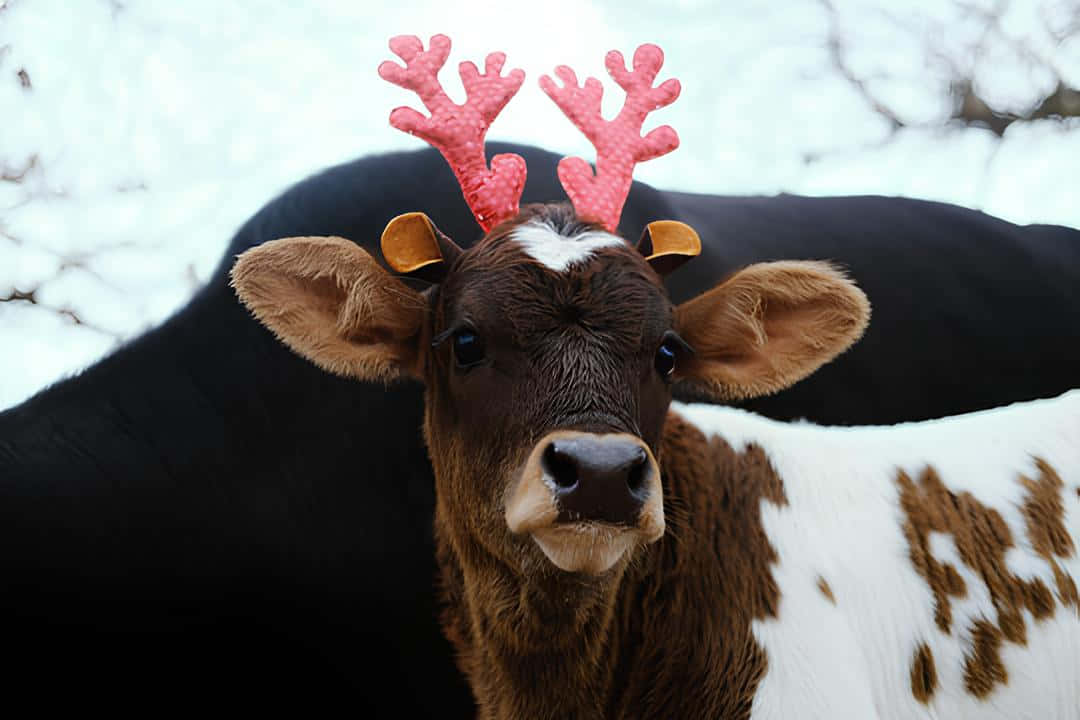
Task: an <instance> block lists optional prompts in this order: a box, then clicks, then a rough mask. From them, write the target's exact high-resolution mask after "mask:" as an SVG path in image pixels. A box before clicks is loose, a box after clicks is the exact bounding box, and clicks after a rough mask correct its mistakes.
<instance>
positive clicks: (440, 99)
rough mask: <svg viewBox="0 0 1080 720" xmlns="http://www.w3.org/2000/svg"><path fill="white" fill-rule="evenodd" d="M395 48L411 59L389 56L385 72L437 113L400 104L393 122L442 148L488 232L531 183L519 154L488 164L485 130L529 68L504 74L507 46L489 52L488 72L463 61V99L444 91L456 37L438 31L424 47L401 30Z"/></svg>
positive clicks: (382, 72)
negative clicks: (445, 68)
mask: <svg viewBox="0 0 1080 720" xmlns="http://www.w3.org/2000/svg"><path fill="white" fill-rule="evenodd" d="M390 49H391V50H392V51H393V52H394V54H395V55H397V56H398V57H400V58H401V59H402V60H404V61H405V67H401V66H400V65H398V64H397V63H395V62H392V61H390V60H387V61H386V62H384V63H382V64H381V65H379V76H380V77H382V79H383V80H387V81H389V82H392V83H394V84H395V85H400V86H401V87H403V88H405V89H406V90H413V91H415V92H416V94H417V95H419V96H420V100H421V102H423V103H424V107H426V108H427V109H428V111H429V112H430V113H431V117H424V116H423V115H421V114H420V113H419V112H417V111H416V110H413V109H412V108H408V107H399V108H397V109H395V110H394V111H393V112H392V113H390V124H391V125H393V126H394V127H396V128H397V129H398V130H403V131H404V132H407V133H409V134H410V135H416V136H418V137H420V138H423V139H424V140H426V141H427V142H428V143H430V144H431V145H433V146H434V147H435V148H437V149H438V150H439V152H441V153H442V155H443V157H444V158H446V161H447V162H448V163H450V168H451V169H452V170H453V171H454V175H455V176H456V177H457V179H458V183H459V184H460V185H461V190H462V192H463V193H464V194H465V202H467V203H468V204H469V208H470V209H472V211H473V215H475V216H476V221H477V222H478V223H480V227H482V228H483V229H484V231H485V232H486V231H488V230H490V229H491V228H492V227H493V226H494V225H495V224H496V223H498V222H499V221H500V220H503V219H506V218H508V217H513V216H514V215H517V212H518V203H519V202H520V200H521V191H522V189H523V188H524V187H525V161H524V160H523V159H522V158H521V156H519V155H513V154H502V155H496V156H495V157H494V158H492V159H491V168H490V169H488V165H487V160H485V158H484V135H485V134H486V133H487V130H488V127H489V126H490V125H491V122H492V121H493V120H494V119H495V118H496V117H497V116H498V114H499V112H500V111H501V110H502V109H503V108H504V107H505V106H506V103H508V102H510V98H512V97H514V94H515V93H517V91H518V89H519V88H520V87H521V83H522V82H524V80H525V73H524V72H522V71H521V70H511V71H510V73H509V74H508V75H506V76H505V77H502V76H501V75H500V73H501V72H502V67H503V63H505V62H506V55H505V53H501V52H494V53H491V54H490V55H488V56H487V60H486V62H485V64H484V65H485V67H484V74H483V75H481V74H480V72H479V71H478V70H477V69H476V65H474V64H473V63H471V62H463V63H461V65H460V66H459V67H458V74H460V75H461V82H462V84H463V85H464V86H465V95H466V99H465V103H464V104H463V105H458V104H457V103H455V102H454V101H453V100H451V99H450V98H449V97H448V96H447V94H446V93H445V92H444V91H443V88H442V86H441V85H440V84H439V79H438V74H439V70H440V69H441V68H442V66H443V65H444V64H445V63H446V58H447V56H448V55H449V54H450V38H448V37H446V36H445V35H434V36H432V38H431V42H430V43H429V45H428V50H424V46H423V44H421V42H420V38H418V37H416V36H415V35H398V36H397V37H394V38H391V39H390Z"/></svg>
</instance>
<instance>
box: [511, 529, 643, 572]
mask: <svg viewBox="0 0 1080 720" xmlns="http://www.w3.org/2000/svg"><path fill="white" fill-rule="evenodd" d="M661 532H662V531H661ZM532 537H533V540H534V541H535V542H536V544H537V545H539V546H540V549H541V550H543V551H544V555H546V556H547V559H548V560H550V561H551V562H552V564H553V565H555V567H557V568H559V569H560V570H565V571H566V572H580V573H588V574H590V575H600V574H601V573H604V572H607V571H608V570H610V569H611V568H612V567H613V566H614V565H615V563H617V562H619V560H621V559H622V558H623V556H625V555H626V554H627V552H628V551H630V550H632V549H633V548H634V547H635V546H636V545H637V544H638V543H639V542H641V540H642V539H641V537H640V535H639V533H637V532H635V531H632V530H629V529H627V528H623V527H619V526H617V525H610V524H607V523H558V524H555V525H551V526H549V527H545V528H541V529H538V530H535V531H533V533H532Z"/></svg>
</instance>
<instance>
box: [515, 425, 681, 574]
mask: <svg viewBox="0 0 1080 720" xmlns="http://www.w3.org/2000/svg"><path fill="white" fill-rule="evenodd" d="M506 522H507V525H508V527H509V528H510V531H511V532H514V533H531V534H532V536H533V539H534V540H536V542H537V544H538V545H539V546H540V548H541V549H542V550H543V551H544V553H545V554H546V555H547V556H548V558H549V559H550V560H551V561H552V562H554V563H555V564H556V565H557V566H558V567H560V568H562V569H564V570H570V571H583V572H594V573H598V572H603V571H604V570H606V569H608V568H609V567H611V565H613V564H614V563H615V562H616V561H617V560H618V559H619V558H620V557H622V555H623V554H624V553H625V552H626V551H627V550H628V549H629V548H631V547H633V546H634V545H635V544H638V543H640V542H652V541H654V540H657V539H659V538H660V536H661V535H663V532H664V507H663V497H662V490H661V485H660V469H659V467H658V466H657V463H656V459H655V458H654V457H653V454H652V452H651V451H650V450H649V447H648V445H646V444H645V443H644V441H642V440H641V439H640V438H638V437H635V436H633V435H628V434H625V433H612V434H597V433H587V432H580V431H575V430H559V431H556V432H553V433H550V434H548V435H547V436H545V437H544V438H543V439H541V440H540V442H539V443H537V444H536V446H535V447H534V448H533V450H532V452H531V453H530V454H529V458H528V460H527V461H526V462H525V465H524V466H523V468H522V471H521V474H520V476H519V477H518V479H517V482H516V483H515V484H514V485H513V486H512V487H511V489H510V494H509V497H508V500H507V503H506Z"/></svg>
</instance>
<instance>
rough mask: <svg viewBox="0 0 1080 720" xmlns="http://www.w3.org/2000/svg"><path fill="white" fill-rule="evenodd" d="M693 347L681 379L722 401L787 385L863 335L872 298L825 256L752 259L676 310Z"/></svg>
mask: <svg viewBox="0 0 1080 720" xmlns="http://www.w3.org/2000/svg"><path fill="white" fill-rule="evenodd" d="M675 317H676V321H675V322H676V327H677V329H678V332H679V335H680V336H682V338H683V339H684V340H686V341H687V342H688V343H689V344H690V346H691V347H692V348H693V349H694V353H693V354H689V357H687V358H685V359H682V358H680V362H679V363H678V368H677V370H676V379H677V380H679V381H682V383H684V384H685V385H688V386H690V387H691V388H692V389H693V390H695V391H697V392H700V393H703V394H705V395H706V396H708V397H710V398H713V399H715V400H718V401H729V400H739V399H745V398H751V397H757V396H759V395H767V394H769V393H773V392H776V391H778V390H782V389H784V388H786V387H788V386H789V385H791V384H793V383H795V382H796V381H798V380H801V379H802V378H804V377H806V376H807V375H809V374H810V373H812V372H814V370H817V369H818V368H819V367H821V366H822V365H824V364H825V363H827V362H828V361H830V360H832V359H833V358H834V357H836V356H837V355H839V354H840V353H841V352H843V351H844V350H846V349H847V348H848V347H850V346H851V344H852V343H853V342H855V341H856V340H858V339H859V337H860V336H861V335H862V334H863V331H864V330H865V329H866V323H867V321H868V320H869V318H870V303H869V301H868V300H867V299H866V295H864V294H863V292H862V291H861V290H859V288H858V287H856V286H855V284H854V283H853V282H851V281H850V280H848V279H847V278H846V277H845V276H844V275H843V273H841V272H840V271H839V270H837V269H836V268H834V267H832V266H830V265H828V264H826V263H821V262H775V263H762V264H760V265H751V266H749V267H747V268H744V269H743V270H741V271H739V272H738V273H736V274H735V275H733V276H732V277H731V278H729V279H728V280H727V281H725V282H724V283H722V284H720V285H718V286H717V287H715V288H713V289H712V290H710V291H709V292H707V293H705V294H704V295H700V296H698V297H696V298H694V299H693V300H690V301H688V302H686V303H683V304H682V305H680V306H679V307H678V308H677V309H676V311H675Z"/></svg>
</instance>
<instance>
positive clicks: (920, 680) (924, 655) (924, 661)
mask: <svg viewBox="0 0 1080 720" xmlns="http://www.w3.org/2000/svg"><path fill="white" fill-rule="evenodd" d="M937 684H938V679H937V667H936V666H935V665H934V654H933V653H932V652H930V647H929V646H928V645H927V644H926V643H919V646H918V647H917V648H915V657H914V658H912V660H911V694H912V695H914V696H915V699H916V700H918V701H919V702H921V703H922V704H924V705H926V704H928V703H929V702H930V698H932V697H933V696H934V691H935V690H937Z"/></svg>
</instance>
